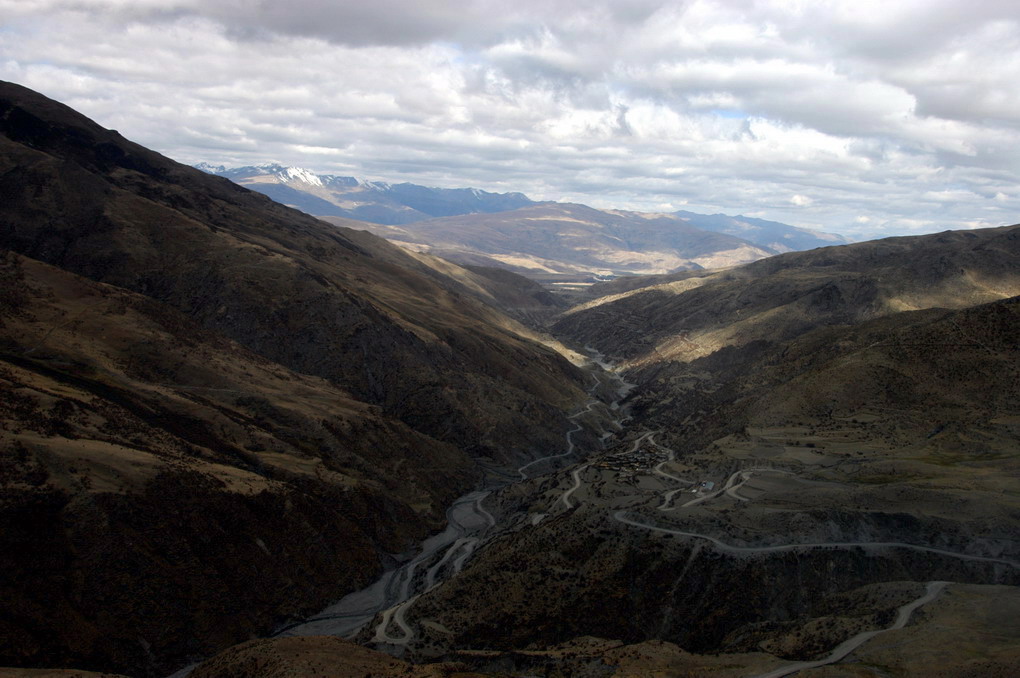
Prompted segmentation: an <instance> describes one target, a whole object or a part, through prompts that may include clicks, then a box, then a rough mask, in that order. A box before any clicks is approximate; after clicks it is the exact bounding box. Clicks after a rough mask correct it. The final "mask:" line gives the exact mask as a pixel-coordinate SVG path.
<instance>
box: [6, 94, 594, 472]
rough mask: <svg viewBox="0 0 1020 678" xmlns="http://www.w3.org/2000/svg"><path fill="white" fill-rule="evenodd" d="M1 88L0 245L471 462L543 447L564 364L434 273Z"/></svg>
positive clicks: (568, 392) (558, 421)
mask: <svg viewBox="0 0 1020 678" xmlns="http://www.w3.org/2000/svg"><path fill="white" fill-rule="evenodd" d="M2 95H3V98H2V100H0V101H2V103H0V125H2V127H0V129H2V131H3V132H4V134H5V137H4V138H2V139H0V144H2V151H3V154H2V156H0V172H2V174H0V193H2V194H3V196H4V198H5V199H4V201H3V203H2V204H0V219H2V223H3V232H2V234H0V244H3V245H4V246H5V247H8V248H10V249H13V250H16V251H18V252H21V253H22V254H25V255H27V256H30V257H33V258H37V259H40V260H43V261H47V262H49V263H52V264H54V265H57V266H59V267H61V268H65V269H67V270H70V271H73V272H75V273H78V274H80V275H84V276H86V277H90V278H92V279H95V280H99V281H102V282H107V283H110V284H114V285H118V286H120V287H124V288H126V289H130V290H132V291H135V292H138V293H140V294H145V295H147V296H150V297H153V298H155V299H158V300H160V301H163V302H166V303H168V304H170V305H171V306H174V307H175V308H178V309H180V310H181V311H182V312H184V313H185V314H187V315H188V316H190V317H192V318H194V319H195V320H196V321H198V322H199V323H200V324H201V325H203V326H205V327H207V328H210V329H215V330H217V331H220V332H222V333H223V334H225V335H226V336H229V337H231V338H232V339H235V340H236V341H238V342H239V343H241V344H242V345H244V346H246V347H248V348H249V349H251V350H253V351H255V352H257V353H259V354H261V355H264V356H266V357H268V358H270V359H272V360H274V361H277V362H279V363H281V364H283V365H286V366H288V367H290V368H292V369H295V370H297V371H300V372H303V373H307V374H314V375H318V376H322V377H325V378H327V379H330V380H333V381H335V382H337V383H340V384H342V385H343V386H344V387H345V388H347V389H349V390H350V392H351V393H352V395H354V397H356V398H358V399H361V400H364V401H367V402H371V403H375V404H378V405H380V406H382V407H383V409H384V410H385V411H386V412H387V413H390V414H392V415H394V416H397V417H398V418H400V419H402V420H403V421H405V422H407V423H408V424H409V425H411V426H412V427H413V428H415V429H418V430H421V431H422V432H424V433H427V434H429V435H432V436H435V437H438V438H440V439H443V440H447V441H450V442H452V443H454V444H458V445H463V446H471V447H472V448H473V451H474V452H476V453H481V454H487V455H490V456H502V457H505V456H506V455H507V454H510V455H514V454H518V455H520V454H524V453H534V452H536V451H538V450H541V449H545V448H546V447H547V446H548V445H551V444H554V441H557V438H558V436H559V435H560V433H559V432H560V430H561V429H563V428H564V427H565V426H566V424H564V422H563V420H562V413H563V411H564V410H569V409H570V408H571V407H572V406H573V405H574V404H575V403H576V402H578V401H579V399H580V398H581V397H582V395H583V392H582V391H581V390H580V389H579V388H578V387H577V386H576V385H575V384H576V383H577V379H578V377H577V372H576V370H575V369H574V368H573V367H572V366H571V365H569V364H568V363H567V362H566V361H565V360H563V359H562V358H561V357H560V356H559V355H557V354H555V353H554V352H552V351H551V350H548V349H546V348H545V347H543V346H541V345H539V344H537V343H536V342H534V341H532V340H530V339H527V338H525V337H523V336H522V334H527V332H526V331H525V330H524V329H523V328H522V327H520V326H519V325H517V324H515V323H513V322H512V321H510V320H509V319H507V318H506V317H505V316H504V315H502V314H501V313H499V312H497V311H496V310H494V309H493V308H492V307H490V306H487V305H485V304H483V303H479V301H478V300H477V298H475V297H472V296H471V295H469V294H465V293H463V292H464V290H463V288H462V286H461V285H459V284H458V283H456V282H455V281H453V280H452V279H451V278H449V277H448V276H444V275H439V274H436V272H435V271H434V270H431V269H430V270H429V271H427V272H426V271H423V268H426V267H424V266H423V265H422V264H421V262H420V261H418V260H415V259H413V258H412V257H411V256H409V255H407V254H405V253H403V252H402V251H401V250H399V249H397V248H395V247H393V246H392V245H389V244H388V243H386V242H385V241H383V240H380V239H378V238H375V237H372V236H369V235H368V234H365V233H357V232H354V231H350V230H347V229H344V228H332V227H330V226H327V225H326V224H324V223H323V222H321V221H318V220H316V219H313V218H311V217H308V216H307V215H304V214H302V213H299V212H297V211H295V210H292V209H289V208H285V207H282V206H280V205H278V204H276V203H272V202H270V201H269V200H268V199H266V198H265V197H263V196H261V195H259V194H257V193H253V192H251V191H248V190H246V189H243V188H240V187H238V186H236V185H235V184H233V183H231V182H230V181H228V180H226V179H221V178H216V177H211V176H209V175H206V174H204V173H202V172H200V171H198V170H195V169H193V168H189V167H185V166H182V165H179V164H177V163H174V162H172V161H170V160H167V159H166V158H163V157H162V156H159V155H158V154H156V153H153V152H151V151H148V150H146V149H144V148H142V147H140V146H137V145H135V144H131V143H130V142H127V141H124V140H123V139H122V138H120V137H119V136H118V135H117V134H116V133H115V132H109V131H106V130H103V129H102V128H100V127H98V126H97V125H95V124H94V123H91V122H90V121H88V120H86V119H84V118H82V117H81V116H79V115H77V114H76V113H74V112H73V111H71V110H70V109H67V108H66V107H63V106H61V105H60V104H57V103H55V102H52V101H49V100H46V99H44V98H43V97H40V96H38V95H35V94H33V93H31V92H29V91H28V90H24V89H23V88H18V87H17V86H15V85H6V86H4V88H3V90H2ZM551 377H553V378H551ZM454 387H455V388H454ZM482 394H485V395H482ZM522 410H529V411H530V412H529V417H528V418H529V426H522V425H521V424H522V421H521V417H520V412H521V411H522ZM535 424H537V426H535Z"/></svg>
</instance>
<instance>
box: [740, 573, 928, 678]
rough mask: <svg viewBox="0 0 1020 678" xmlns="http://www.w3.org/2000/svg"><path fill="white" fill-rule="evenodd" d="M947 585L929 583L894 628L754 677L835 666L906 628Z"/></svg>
mask: <svg viewBox="0 0 1020 678" xmlns="http://www.w3.org/2000/svg"><path fill="white" fill-rule="evenodd" d="M947 583H948V582H944V581H930V582H928V584H927V586H925V592H924V595H923V596H921V597H920V598H918V599H917V600H912V601H911V602H909V603H907V604H906V605H903V606H902V607H900V608H899V610H898V611H897V613H896V621H895V622H893V624H892V626H890V627H888V628H885V629H877V630H875V631H863V632H861V633H858V634H857V635H856V636H852V637H851V638H848V639H846V640H844V641H843V642H842V643H840V644H839V645H837V646H836V649H834V650H833V651H832V652H831V653H829V656H827V657H825V658H824V659H819V660H816V661H810V662H796V663H794V664H787V665H786V666H781V667H779V668H778V669H775V670H773V671H769V672H768V673H762V674H759V675H757V676H754V678H782V677H783V676H788V675H790V674H792V673H797V672H798V671H803V670H804V669H813V668H817V667H819V666H825V665H827V664H835V663H836V662H838V661H840V660H842V659H843V658H844V657H846V656H847V655H848V654H850V653H851V652H853V651H854V650H856V649H857V648H859V647H860V646H861V645H864V643H866V642H868V641H869V640H871V639H872V638H874V637H875V636H877V635H880V634H882V633H886V632H888V631H897V630H899V629H902V628H903V627H904V626H906V625H907V622H908V621H910V616H911V615H912V614H913V613H914V610H916V609H917V608H919V607H921V606H922V605H927V604H928V603H930V602H931V601H933V600H935V598H937V597H938V595H939V594H940V593H942V590H943V589H945V588H946V584H947Z"/></svg>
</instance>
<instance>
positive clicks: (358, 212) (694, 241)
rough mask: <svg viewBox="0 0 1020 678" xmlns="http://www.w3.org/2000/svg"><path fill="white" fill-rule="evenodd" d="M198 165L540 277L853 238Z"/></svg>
mask: <svg viewBox="0 0 1020 678" xmlns="http://www.w3.org/2000/svg"><path fill="white" fill-rule="evenodd" d="M196 167H197V168H198V169H201V170H203V171H205V172H208V173H211V174H217V175H219V176H223V177H227V178H228V179H231V180H232V181H234V182H236V183H239V184H241V185H243V186H246V187H247V188H250V189H253V190H256V191H259V192H261V193H264V194H266V195H268V196H269V197H271V198H273V199H274V200H277V201H278V202H282V203H285V204H287V205H290V206H292V207H295V208H297V209H300V210H302V211H304V212H307V213H309V214H312V215H314V216H318V217H324V218H332V220H333V221H334V223H338V224H340V225H344V226H351V224H347V223H345V222H341V221H338V219H339V218H342V219H356V220H359V221H364V222H369V224H374V225H366V226H363V227H364V228H366V229H367V230H369V231H371V232H373V233H375V234H377V235H381V236H383V237H385V238H387V239H389V240H392V241H394V242H396V243H398V244H400V245H403V246H404V247H408V248H410V249H415V250H420V251H428V252H430V253H432V254H436V255H439V256H442V257H445V258H447V259H451V260H453V261H457V262H459V263H466V264H472V265H484V266H497V267H500V268H506V269H509V270H512V271H516V272H518V273H523V274H525V275H528V276H531V277H536V278H543V277H547V276H563V275H579V274H580V275H599V274H602V275H632V274H656V273H670V272H673V271H683V270H699V269H704V268H719V267H725V266H733V265H737V264H743V263H748V262H751V261H756V260H758V259H762V258H764V257H768V256H771V255H773V254H779V253H782V252H789V251H793V250H805V249H812V248H815V247H824V246H827V245H838V244H844V243H846V242H847V240H846V239H845V238H843V237H842V236H839V235H834V234H831V233H822V232H818V231H812V230H809V229H804V228H798V227H796V226H790V225H788V224H782V223H779V222H776V221H766V220H764V219H756V218H753V217H744V216H735V217H734V216H727V215H725V214H712V215H706V214H697V213H694V212H686V211H679V212H673V213H643V212H631V211H623V210H598V209H594V208H592V207H588V206H586V205H577V204H569V203H557V202H541V203H539V202H535V201H533V200H531V199H530V198H528V197H527V196H525V195H524V194H522V193H489V192H486V191H480V190H478V189H474V188H456V189H449V188H429V187H426V186H418V185H416V184H410V183H402V184H388V183H385V182H371V181H363V180H361V179H356V178H354V177H341V176H335V175H317V174H315V173H314V172H311V171H309V170H306V169H301V168H297V167H285V166H283V165H278V164H269V165H259V166H249V167H239V168H231V169H228V168H226V167H223V166H215V167H214V166H212V165H208V164H204V163H203V164H199V165H196Z"/></svg>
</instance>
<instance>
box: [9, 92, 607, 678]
mask: <svg viewBox="0 0 1020 678" xmlns="http://www.w3.org/2000/svg"><path fill="white" fill-rule="evenodd" d="M0 133H2V134H0V196H2V199H0V247H2V248H3V251H2V255H3V256H2V266H0V275H2V278H3V295H2V296H0V304H2V307H3V309H2V310H3V313H2V315H0V426H2V429H0V449H2V457H0V471H2V472H0V483H2V487H3V492H2V494H0V512H2V524H3V527H4V529H3V530H2V532H0V539H2V540H3V544H2V547H0V559H2V560H3V563H2V566H0V589H2V596H0V599H2V600H3V603H2V610H3V614H2V615H0V619H2V621H0V664H17V665H22V666H75V667H79V668H82V669H97V670H117V671H122V672H127V673H131V674H133V675H159V674H165V673H168V672H169V671H170V670H172V669H174V668H176V667H179V665H180V664H181V663H182V662H183V661H184V660H186V659H187V658H190V657H198V656H207V655H208V654H211V653H212V652H215V651H216V650H219V649H222V648H223V647H225V646H227V645H229V644H231V643H234V642H238V641H240V640H244V639H247V638H249V637H251V636H252V635H253V634H260V633H266V632H268V631H269V630H271V629H272V628H273V627H274V626H275V625H277V624H280V623H282V622H284V621H287V620H291V619H295V618H300V617H302V616H304V615H306V614H308V613H310V612H312V611H315V610H316V609H321V607H323V606H324V605H325V604H327V603H329V602H332V601H334V600H336V599H338V598H340V597H341V596H342V595H344V594H345V593H347V592H350V591H351V590H353V589H356V588H359V587H361V586H363V585H365V584H366V583H367V582H368V581H370V580H371V579H372V578H373V577H374V576H375V575H376V574H378V572H379V571H380V569H381V567H382V560H383V558H384V556H383V554H384V553H398V552H404V551H406V550H407V549H409V548H411V547H413V546H414V544H415V543H416V542H418V541H419V540H420V539H422V538H423V537H424V536H426V535H427V534H428V532H429V531H431V530H435V529H437V528H439V527H441V526H442V524H443V523H444V522H445V510H446V507H447V505H448V504H449V503H450V502H451V500H452V499H454V498H455V497H457V496H459V495H460V494H463V493H464V492H466V491H468V490H470V489H472V488H473V487H475V486H477V483H478V482H479V480H480V478H481V470H480V468H479V467H478V465H477V460H478V458H479V457H484V458H486V460H487V461H488V462H489V463H492V462H493V461H494V462H495V463H497V464H509V463H511V462H514V463H515V465H516V464H519V463H521V461H522V460H527V459H530V458H533V457H536V456H543V455H547V454H549V451H550V450H552V451H557V450H558V449H559V448H560V447H562V445H563V440H564V432H565V431H567V430H569V429H571V428H573V426H574V424H573V423H572V422H571V421H569V420H568V419H567V415H568V414H570V413H571V412H572V411H574V410H575V409H576V408H577V407H578V406H579V405H580V404H581V403H582V402H584V400H585V399H586V395H585V387H586V386H587V384H586V383H584V381H583V380H582V374H581V373H580V372H579V371H578V370H577V368H575V367H574V366H573V365H572V364H571V363H570V362H568V361H567V360H566V359H565V358H564V357H563V356H562V355H561V354H560V353H558V352H557V350H561V351H563V349H562V347H559V346H558V345H556V344H555V342H553V341H551V340H549V339H547V338H544V337H541V336H539V335H537V334H536V333H534V332H533V331H531V330H528V329H527V328H525V327H524V326H523V325H521V324H520V323H519V322H518V321H516V320H513V319H511V318H509V317H508V316H506V315H504V314H503V313H502V312H501V311H499V310H498V309H497V306H499V305H500V304H501V303H506V302H509V301H512V300H513V299H515V298H516V297H515V296H514V295H515V294H517V293H516V292H506V293H504V292H503V291H502V289H500V288H499V284H498V283H496V282H495V281H493V280H491V279H489V278H486V277H484V276H479V275H477V274H475V273H472V272H470V271H467V270H465V269H461V268H459V267H456V266H453V265H451V264H448V263H446V262H440V261H438V260H435V259H432V258H429V257H425V256H412V255H410V254H407V253H405V252H404V251H402V250H400V249H399V248H396V247H394V246H392V245H389V244H388V243H386V242H385V241H383V240H381V239H379V238H377V237H374V236H371V235H369V234H367V233H364V232H360V231H355V230H350V229H345V228H339V227H335V226H331V225H329V224H326V223H324V222H321V221H318V220H316V219H313V218H311V217H308V216H307V215H304V214H302V213H300V212H297V211H295V210H292V209H289V208H286V207H283V206H280V205H277V204H275V203H273V202H271V201H269V200H268V199H267V198H265V197H263V196H261V195H259V194H257V193H252V192H250V191H248V190H246V189H243V188H240V187H238V186H236V185H234V184H232V183H231V182H229V181H227V180H225V179H220V178H217V177H210V176H208V175H206V174H203V173H202V172H199V171H198V170H195V169H192V168H188V167H185V166H182V165H179V164H177V163H175V162H173V161H171V160H168V159H167V158H164V157H162V156H160V155H158V154H156V153H153V152H152V151H149V150H147V149H144V148H142V147H140V146H138V145H136V144H133V143H131V142H128V141H126V140H124V139H123V138H122V137H120V136H119V135H118V134H117V133H116V132H112V131H109V130H105V129H103V128H101V127H99V126H98V125H96V124H95V123H93V122H91V121H89V120H87V119H85V118H83V117H82V116H80V115H79V114H77V113H75V112H74V111H72V110H71V109H69V108H67V107H65V106H63V105H61V104H58V103H56V102H53V101H51V100H49V99H46V98H45V97H42V96H40V95H38V94H36V93H34V92H31V91H29V90H26V89H24V88H21V87H19V86H17V85H13V84H6V83H5V84H2V85H0ZM550 347H552V348H550ZM554 349H557V350H554ZM563 352H566V351H563Z"/></svg>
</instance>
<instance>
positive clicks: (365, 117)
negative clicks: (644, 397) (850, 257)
mask: <svg viewBox="0 0 1020 678" xmlns="http://www.w3.org/2000/svg"><path fill="white" fill-rule="evenodd" d="M0 16H2V17H3V24H2V26H0V31H2V34H3V37H4V39H3V41H0V78H3V79H6V80H11V81H13V82H17V83H19V84H23V85H25V86H27V87H31V88H32V89H36V90H38V91H40V92H42V93H43V94H46V95H47V96H50V97H53V98H55V99H57V100H60V101H62V102H64V103H66V104H68V105H70V106H72V107H74V108H76V109H77V110H79V111H81V112H82V113H84V114H86V115H88V116H89V117H91V118H93V119H95V120H96V121H97V122H98V123H100V124H102V125H104V126H107V127H111V128H114V129H117V130H119V131H120V132H121V133H122V134H123V135H124V136H126V137H128V138H130V139H132V140H134V141H137V142H139V143H142V144H144V145H146V146H149V147H150V148H153V149H155V150H158V151H160V152H161V153H164V154H166V155H168V156H170V157H172V158H174V159H176V160H179V161H181V162H186V163H189V164H195V163H198V162H208V163H211V164H223V165H227V166H240V165H250V164H260V163H263V162H280V163H282V164H285V165H293V166H299V167H305V168H308V169H310V170H312V171H315V172H317V173H323V174H327V173H328V174H340V175H347V176H356V177H360V178H365V179H369V180H385V181H390V182H401V181H409V182H413V183H418V184H423V185H427V186H438V187H451V188H452V187H475V188H480V189H484V190H487V191H494V192H508V191H520V192H522V193H525V194H527V195H528V196H529V197H531V198H533V199H535V200H556V201H564V202H580V203H584V204H588V205H591V206H593V207H600V208H618V209H631V210H638V211H676V210H690V211H693V212H702V213H717V212H718V213H725V214H730V215H736V214H742V215H744V216H749V217H758V218H763V219H769V220H774V221H780V222H784V223H788V224H792V225H795V226H801V227H806V228H812V229H816V230H822V231H829V232H833V233H839V234H842V235H845V236H847V237H850V238H853V239H862V238H873V237H882V236H886V235H903V234H916V233H926V232H935V231H942V230H946V229H957V228H977V227H992V226H1000V225H1004V224H1011V223H1015V222H1017V221H1020V217H1018V216H1017V215H1018V214H1020V159H1018V158H1017V157H1016V153H1015V152H1014V149H1015V148H1017V147H1018V142H1020V112H1018V111H1020V107H1018V106H1017V105H1016V104H1017V103H1018V102H1017V100H1018V98H1020V93H1018V92H1017V90H1016V88H1015V82H1016V81H1017V79H1018V76H1020V6H1017V5H1016V3H1014V2H1005V1H1001V2H982V3H978V4H975V3H964V2H962V1H960V0H941V1H936V2H897V3H878V2H863V3H862V2H853V3H850V2H825V3H807V2H797V1H792V0H791V1H789V2H751V1H747V2H736V1H734V2H702V1H691V2H656V1H652V0H648V1H644V0H642V1H633V2H608V1H605V0H604V1H602V2H586V3H579V2H561V3H555V5H554V6H553V7H547V6H546V5H545V4H544V3H539V2H532V1H530V0H524V1H522V2H515V3H512V4H510V3H502V2H493V1H491V0H477V1H475V2H467V3H464V4H462V5H461V6H458V7H457V8H451V7H450V6H449V5H448V4H447V3H444V2H440V1H438V0H434V1H429V2H414V3H409V2H400V1H397V0H381V1H378V2H374V3H371V4H370V5H364V4H363V3H353V2H340V3H334V2H325V1H323V0H294V1H292V2H290V3H285V4H283V3H251V2H243V1H242V0H222V1H220V2H216V3H207V2H201V1H199V0H140V1H132V2H128V1H127V0H16V1H15V0H0Z"/></svg>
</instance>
